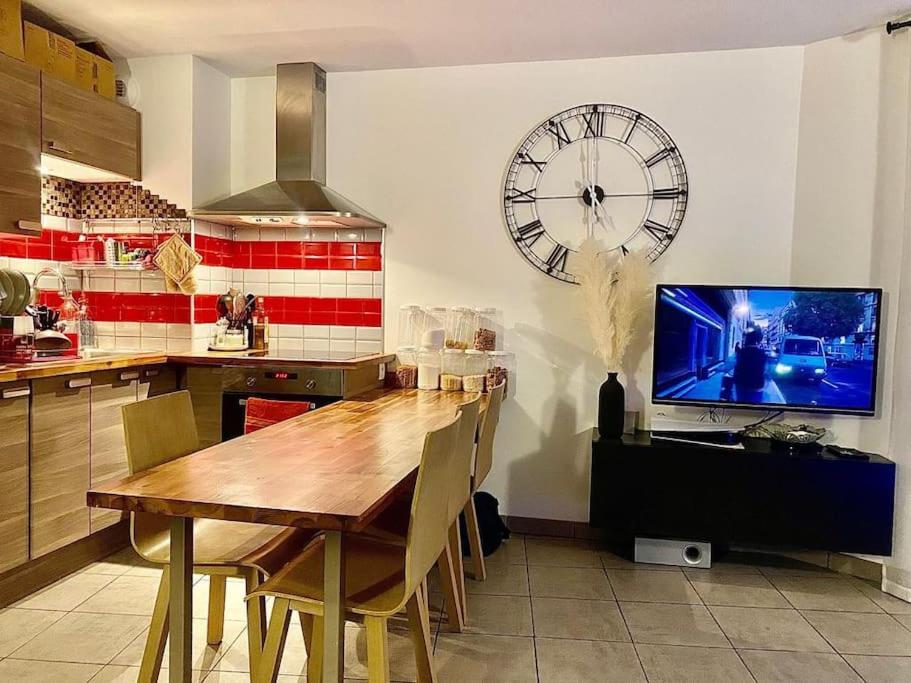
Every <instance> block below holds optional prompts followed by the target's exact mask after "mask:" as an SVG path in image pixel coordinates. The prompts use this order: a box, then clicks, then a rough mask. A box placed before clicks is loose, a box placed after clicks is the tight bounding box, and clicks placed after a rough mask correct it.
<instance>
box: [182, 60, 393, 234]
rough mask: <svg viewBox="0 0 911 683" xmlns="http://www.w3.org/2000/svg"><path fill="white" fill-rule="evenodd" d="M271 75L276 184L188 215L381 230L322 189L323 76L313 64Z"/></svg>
mask: <svg viewBox="0 0 911 683" xmlns="http://www.w3.org/2000/svg"><path fill="white" fill-rule="evenodd" d="M276 76H277V78H276V90H275V116H276V120H275V143H276V148H275V180H274V181H273V182H269V183H266V184H265V185H260V186H259V187H256V188H253V189H252V190H247V191H245V192H241V193H239V194H235V195H231V196H230V197H227V198H225V199H219V200H218V201H215V202H211V203H209V204H206V205H204V206H201V207H198V208H195V209H193V211H192V212H191V215H192V216H193V217H194V218H200V219H202V220H207V221H212V222H213V223H221V224H223V225H233V226H235V227H243V226H247V227H249V226H271V227H296V226H302V225H303V226H312V227H328V228H338V227H348V228H384V227H386V224H385V223H383V221H381V220H380V219H378V218H377V217H376V216H373V215H371V214H370V213H368V212H367V211H365V210H364V209H362V208H361V207H359V206H358V205H357V204H355V203H354V202H352V201H350V200H348V199H346V198H345V197H343V196H342V195H340V194H338V193H337V192H335V191H334V190H332V189H330V188H328V187H326V184H325V183H326V72H325V71H324V70H323V69H322V68H321V67H320V66H319V65H318V64H314V63H313V62H306V63H302V64H279V65H278V66H277V67H276Z"/></svg>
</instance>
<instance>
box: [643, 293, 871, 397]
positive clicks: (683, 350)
mask: <svg viewBox="0 0 911 683" xmlns="http://www.w3.org/2000/svg"><path fill="white" fill-rule="evenodd" d="M657 296H658V304H657V309H656V319H655V368H654V378H655V380H654V381H655V393H654V397H655V398H656V399H665V400H679V401H705V402H731V403H740V404H755V405H760V406H769V407H776V406H777V407H782V406H805V407H808V408H816V409H831V410H871V409H872V408H873V395H874V390H875V387H874V383H875V369H874V367H875V366H874V360H875V348H876V332H877V322H878V321H877V320H876V315H877V310H878V303H879V302H878V300H877V299H878V292H875V291H860V290H850V291H845V290H812V291H810V290H796V291H795V290H784V289H729V288H721V287H709V286H696V287H664V286H662V287H659V289H658V292H657Z"/></svg>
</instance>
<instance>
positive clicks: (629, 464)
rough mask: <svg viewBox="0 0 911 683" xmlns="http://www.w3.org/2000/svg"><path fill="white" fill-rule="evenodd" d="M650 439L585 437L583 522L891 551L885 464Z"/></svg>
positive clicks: (614, 529)
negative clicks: (587, 493) (587, 473)
mask: <svg viewBox="0 0 911 683" xmlns="http://www.w3.org/2000/svg"><path fill="white" fill-rule="evenodd" d="M741 443H742V446H743V448H723V447H721V448H719V447H718V446H716V445H702V444H690V443H682V442H676V441H669V440H666V439H658V438H653V437H652V435H651V433H650V432H637V433H636V434H632V435H624V436H623V437H622V438H620V439H611V440H608V439H605V440H601V439H599V438H597V433H596V438H595V440H594V441H593V442H592V479H591V513H590V517H591V519H590V521H591V524H592V526H595V527H600V528H601V529H603V530H604V532H605V534H606V535H607V536H608V538H610V539H612V540H616V541H620V542H624V543H625V542H628V541H630V540H631V539H632V538H633V537H636V536H641V537H652V538H677V539H686V540H693V541H705V542H710V543H715V544H718V545H730V544H738V545H751V544H754V545H757V546H759V545H761V546H771V547H779V548H782V549H814V550H828V551H831V552H851V553H862V554H868V555H889V554H891V552H892V524H893V514H894V505H895V502H894V497H895V463H893V462H892V461H890V460H888V459H886V458H884V457H882V456H880V455H875V454H868V455H869V459H866V460H862V459H854V458H844V457H838V456H837V455H835V454H834V453H831V452H829V451H828V450H824V449H814V450H801V451H793V450H787V449H781V448H779V447H776V446H775V445H774V444H773V443H772V442H771V441H770V440H767V439H751V438H743V439H742V442H741Z"/></svg>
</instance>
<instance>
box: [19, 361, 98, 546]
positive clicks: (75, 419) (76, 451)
mask: <svg viewBox="0 0 911 683" xmlns="http://www.w3.org/2000/svg"><path fill="white" fill-rule="evenodd" d="M91 384H92V379H91V376H90V375H87V374H81V375H66V376H64V377H48V378H43V379H36V380H33V381H32V413H31V424H32V443H31V460H30V464H31V470H30V475H31V523H30V532H31V558H32V559H34V558H36V557H40V556H42V555H45V554H47V553H49V552H51V551H53V550H56V549H57V548H61V547H63V546H65V545H67V544H69V543H72V542H73V541H77V540H79V539H80V538H83V537H85V536H87V535H88V534H89V533H90V530H91V521H90V515H89V508H88V507H87V506H86V503H85V494H86V491H87V490H88V488H89V482H90V480H91V472H90V466H89V462H90V461H89V441H90V432H91V427H90V425H91V422H90V420H91Z"/></svg>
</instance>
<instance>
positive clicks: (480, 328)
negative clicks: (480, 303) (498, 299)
mask: <svg viewBox="0 0 911 683" xmlns="http://www.w3.org/2000/svg"><path fill="white" fill-rule="evenodd" d="M475 315H476V318H477V323H476V324H477V329H476V330H475V332H474V344H473V345H472V348H475V349H477V350H478V351H496V350H497V349H501V348H503V314H502V311H498V310H497V309H496V308H477V309H475Z"/></svg>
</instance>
